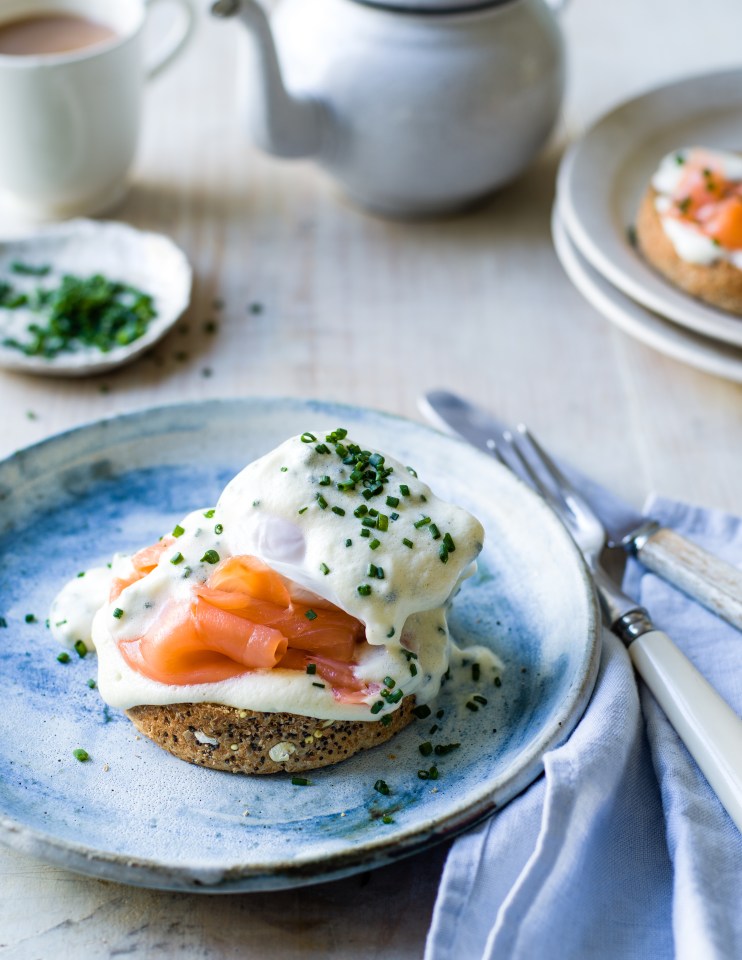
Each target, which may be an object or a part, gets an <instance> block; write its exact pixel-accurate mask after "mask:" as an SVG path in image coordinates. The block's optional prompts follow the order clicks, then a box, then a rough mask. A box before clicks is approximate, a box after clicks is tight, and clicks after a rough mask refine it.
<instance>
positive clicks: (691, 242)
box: [652, 147, 742, 269]
mask: <svg viewBox="0 0 742 960" xmlns="http://www.w3.org/2000/svg"><path fill="white" fill-rule="evenodd" d="M701 150H702V152H703V153H704V154H706V155H708V156H709V157H712V158H713V163H714V167H716V168H718V169H719V170H721V172H722V174H723V176H724V178H725V179H727V180H733V181H742V156H739V155H737V154H735V153H728V152H726V151H724V150H708V149H705V148H700V147H683V148H681V149H680V150H673V152H672V153H668V154H667V155H666V156H665V157H663V158H662V160H661V161H660V165H659V167H658V168H657V170H656V171H655V173H654V175H653V176H652V186H653V187H654V189H655V190H656V191H657V196H656V197H655V204H654V205H655V210H656V211H657V213H658V214H659V217H660V222H661V223H662V228H663V230H664V231H665V234H666V235H667V237H668V239H669V240H670V242H671V243H672V245H673V247H674V249H675V253H677V255H678V256H679V257H680V259H681V260H685V261H686V262H687V263H695V264H698V265H700V266H710V265H711V264H713V263H716V262H717V261H719V260H722V259H724V260H728V261H729V262H730V263H731V264H733V265H734V266H735V267H737V269H742V251H740V250H727V249H726V248H725V247H721V246H719V244H717V243H714V241H713V240H712V238H711V237H709V236H706V234H704V233H703V232H702V231H701V230H700V229H699V228H697V227H695V226H694V225H693V224H692V223H689V222H686V221H682V220H678V218H677V217H673V216H670V215H669V214H670V210H671V209H672V207H673V205H674V201H673V198H674V196H675V193H676V191H677V190H678V189H679V187H680V184H681V181H682V179H683V175H684V173H685V169H686V167H685V165H686V163H687V162H688V160H689V159H690V158H691V156H692V155H693V154H694V153H698V152H699V151H701Z"/></svg>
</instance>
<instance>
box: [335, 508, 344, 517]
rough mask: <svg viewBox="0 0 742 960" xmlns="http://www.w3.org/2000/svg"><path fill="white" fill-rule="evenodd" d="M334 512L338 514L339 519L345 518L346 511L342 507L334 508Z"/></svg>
mask: <svg viewBox="0 0 742 960" xmlns="http://www.w3.org/2000/svg"><path fill="white" fill-rule="evenodd" d="M332 512H333V513H336V514H337V515H338V516H339V517H344V516H345V510H343V508H342V507H333V508H332Z"/></svg>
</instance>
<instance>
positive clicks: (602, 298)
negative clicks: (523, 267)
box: [551, 206, 742, 383]
mask: <svg viewBox="0 0 742 960" xmlns="http://www.w3.org/2000/svg"><path fill="white" fill-rule="evenodd" d="M560 213H561V211H558V210H557V207H556V206H555V207H554V211H553V213H552V218H551V232H552V237H553V239H554V247H555V249H556V253H557V256H558V257H559V261H560V263H561V264H562V266H563V267H564V270H565V272H566V274H567V276H568V277H569V279H570V280H571V281H572V283H573V284H574V285H575V286H576V287H577V289H578V290H579V291H580V293H581V294H582V295H583V296H584V297H585V299H586V300H588V302H589V303H591V304H592V305H593V306H594V307H595V309H596V310H599V311H600V313H602V314H603V316H605V317H607V318H608V319H609V320H610V321H611V322H612V323H615V324H616V326H617V327H620V329H621V330H623V331H624V333H628V334H629V336H632V337H635V338H636V339H637V340H640V341H641V342H642V343H645V344H647V346H649V347H653V348H654V349H655V350H659V352H660V353H664V354H666V355H667V356H668V357H673V359H675V360H680V361H681V362H682V363H687V364H689V365H690V366H692V367H697V368H698V369H699V370H704V371H705V372H706V373H713V374H716V375H717V376H719V377H724V378H726V379H727V380H734V381H735V382H737V383H742V350H739V349H737V348H735V347H732V346H727V345H725V344H722V343H718V342H717V341H715V340H709V339H708V338H707V337H702V336H699V335H698V334H696V333H691V332H690V331H689V330H685V329H683V328H682V327H679V326H677V325H676V324H674V323H670V322H669V321H667V320H664V319H663V318H662V317H660V316H658V315H657V314H656V313H652V311H651V310H647V309H646V307H643V306H642V305H641V304H639V303H636V302H635V301H634V300H631V299H630V298H629V297H627V296H626V295H625V294H623V293H621V291H620V290H617V289H616V287H614V286H612V285H611V284H610V283H609V282H608V281H607V280H606V279H605V277H602V276H601V275H600V274H599V273H598V272H597V271H596V270H594V269H593V268H592V267H591V266H590V264H589V263H588V262H587V260H586V259H585V258H584V257H583V256H582V255H581V254H580V252H579V250H578V249H577V247H576V245H575V244H574V243H573V241H572V239H571V238H570V236H569V234H568V233H567V229H566V227H565V225H564V223H563V222H562V220H561V217H560Z"/></svg>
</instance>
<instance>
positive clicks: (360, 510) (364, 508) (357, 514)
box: [353, 503, 368, 517]
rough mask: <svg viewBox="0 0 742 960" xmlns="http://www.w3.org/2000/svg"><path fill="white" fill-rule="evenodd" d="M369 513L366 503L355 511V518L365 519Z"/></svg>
mask: <svg viewBox="0 0 742 960" xmlns="http://www.w3.org/2000/svg"><path fill="white" fill-rule="evenodd" d="M367 513H368V507H367V506H366V504H365V503H362V504H361V505H360V507H356V508H355V510H354V511H353V516H354V517H365V516H366V514H367Z"/></svg>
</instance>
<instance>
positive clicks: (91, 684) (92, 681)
mask: <svg viewBox="0 0 742 960" xmlns="http://www.w3.org/2000/svg"><path fill="white" fill-rule="evenodd" d="M87 683H88V686H89V687H90V689H91V690H95V688H96V686H97V684H96V682H95V680H93V678H92V677H91V678H90V680H88V682H87Z"/></svg>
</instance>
